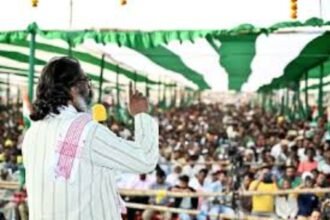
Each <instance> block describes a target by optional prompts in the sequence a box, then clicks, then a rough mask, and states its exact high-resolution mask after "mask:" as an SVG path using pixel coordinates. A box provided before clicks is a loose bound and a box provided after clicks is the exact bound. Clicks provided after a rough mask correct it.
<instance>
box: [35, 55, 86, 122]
mask: <svg viewBox="0 0 330 220" xmlns="http://www.w3.org/2000/svg"><path fill="white" fill-rule="evenodd" d="M82 77H84V74H83V71H82V69H81V67H80V64H79V62H78V61H77V60H75V59H72V58H69V57H58V58H54V59H52V60H51V61H49V63H48V64H47V65H46V66H45V67H44V68H43V70H42V73H41V77H40V79H39V83H38V86H37V94H36V100H35V102H34V103H33V111H32V114H31V115H30V118H31V119H32V120H33V121H39V120H43V119H44V118H45V117H46V116H47V115H49V114H51V113H53V114H59V107H61V106H67V105H68V101H70V100H72V96H71V93H70V89H71V88H72V87H73V86H74V85H75V84H76V83H78V82H79V81H80V79H81V78H82Z"/></svg>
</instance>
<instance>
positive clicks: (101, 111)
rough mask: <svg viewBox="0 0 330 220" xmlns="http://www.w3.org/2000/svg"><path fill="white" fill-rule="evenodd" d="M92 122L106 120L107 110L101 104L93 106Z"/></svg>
mask: <svg viewBox="0 0 330 220" xmlns="http://www.w3.org/2000/svg"><path fill="white" fill-rule="evenodd" d="M92 113H93V120H94V121H97V122H103V121H106V120H107V110H106V109H105V107H104V105H102V104H95V105H94V106H93V108H92Z"/></svg>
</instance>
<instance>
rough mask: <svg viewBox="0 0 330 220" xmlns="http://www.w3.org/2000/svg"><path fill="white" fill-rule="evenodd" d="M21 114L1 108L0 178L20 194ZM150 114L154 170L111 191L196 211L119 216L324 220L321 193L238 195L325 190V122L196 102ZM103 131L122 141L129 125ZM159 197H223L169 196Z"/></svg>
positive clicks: (329, 173)
mask: <svg viewBox="0 0 330 220" xmlns="http://www.w3.org/2000/svg"><path fill="white" fill-rule="evenodd" d="M21 114H22V113H21V107H20V106H10V107H4V106H2V107H1V109H0V134H1V135H0V171H1V176H0V178H1V181H19V182H21V183H22V188H24V186H23V184H24V168H23V166H22V157H21V149H20V143H21V140H22V137H23V136H22V135H23V130H24V123H23V120H22V115H21ZM152 114H153V115H154V116H155V118H156V119H157V120H158V122H159V127H160V146H159V147H160V159H159V163H158V166H157V169H156V170H155V172H152V173H146V174H141V175H134V174H129V173H118V179H117V183H118V187H119V188H125V189H138V190H157V191H159V193H158V194H157V195H156V196H151V197H132V196H130V197H124V199H125V200H126V201H127V202H134V203H142V204H153V205H161V206H168V207H175V208H181V209H192V210H198V211H199V215H197V216H190V215H188V214H185V213H181V214H172V213H167V212H165V213H160V212H155V211H152V210H144V211H140V210H135V209H130V208H129V209H127V212H126V213H125V216H126V218H127V219H129V220H131V219H132V220H133V219H138V218H142V219H145V220H148V219H174V218H176V219H183V220H186V219H187V220H188V219H194V218H197V219H198V220H203V219H217V218H216V217H214V216H215V215H217V214H227V215H233V216H235V215H242V214H245V215H254V216H260V217H269V218H270V219H276V218H277V219H288V220H291V219H299V220H303V219H313V220H317V219H330V196H329V194H328V193H317V192H315V193H314V192H309V193H303V194H295V193H289V194H281V195H276V196H272V195H265V194H260V195H251V196H245V195H244V192H247V191H254V192H268V193H273V192H276V191H278V190H282V189H283V190H287V189H297V190H299V189H304V188H306V189H322V188H327V187H328V186H329V184H330V133H329V132H328V131H327V129H326V127H327V126H326V124H327V121H326V118H325V117H324V118H319V119H318V120H317V121H312V122H310V121H307V120H296V121H290V120H288V118H286V117H285V116H283V115H281V114H280V113H279V112H278V111H267V112H265V111H263V110H262V109H261V108H259V107H251V106H250V105H241V106H238V105H237V106H234V105H232V106H231V105H222V104H202V103H199V104H195V105H192V106H189V107H188V106H187V107H175V108H171V109H168V110H161V109H158V108H154V109H153V113H152ZM107 125H108V126H109V128H110V129H111V130H113V131H114V132H115V133H116V134H117V135H119V136H121V137H122V138H125V139H133V138H134V137H133V132H132V129H131V127H132V126H125V124H124V123H120V122H118V121H115V120H114V119H113V118H111V119H110V120H109V121H108V124H107ZM164 191H172V192H214V193H218V192H223V193H224V194H223V195H221V196H215V197H208V198H205V197H183V198H177V197H176V198H171V197H168V196H166V194H165V193H162V192H164ZM0 193H1V194H2V195H0V212H1V213H2V215H3V216H2V219H14V218H15V217H17V216H22V214H17V213H20V212H19V211H17V210H18V207H19V206H18V205H17V203H12V202H9V201H5V200H1V198H8V195H7V194H8V193H9V191H8V190H2V189H0ZM13 207H14V208H13ZM8 210H9V211H8ZM12 210H16V211H12ZM5 216H6V218H5ZM21 218H22V217H21ZM0 219H1V217H0Z"/></svg>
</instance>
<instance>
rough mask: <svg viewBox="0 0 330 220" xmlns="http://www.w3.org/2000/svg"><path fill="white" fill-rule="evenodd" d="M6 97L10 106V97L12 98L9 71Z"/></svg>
mask: <svg viewBox="0 0 330 220" xmlns="http://www.w3.org/2000/svg"><path fill="white" fill-rule="evenodd" d="M6 97H7V106H8V107H9V99H10V82H9V73H7V90H6Z"/></svg>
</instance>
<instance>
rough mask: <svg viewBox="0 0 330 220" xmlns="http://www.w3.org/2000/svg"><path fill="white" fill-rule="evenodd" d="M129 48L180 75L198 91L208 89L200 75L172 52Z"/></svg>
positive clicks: (160, 49)
mask: <svg viewBox="0 0 330 220" xmlns="http://www.w3.org/2000/svg"><path fill="white" fill-rule="evenodd" d="M131 48H132V49H134V50H136V51H138V52H139V53H141V54H143V55H144V56H146V57H148V58H149V59H150V60H151V61H153V62H154V63H156V64H157V65H159V66H161V67H163V68H165V69H168V70H171V71H174V72H177V73H181V74H182V75H183V76H184V77H185V78H187V79H188V80H190V81H191V82H193V83H194V84H196V85H197V86H198V88H199V89H201V90H203V89H209V88H210V86H209V85H208V84H207V82H206V81H205V79H204V77H203V75H202V74H200V73H197V72H196V71H194V70H192V69H190V68H189V67H188V66H186V65H185V64H184V62H183V61H182V60H181V58H180V57H179V56H178V55H176V54H174V53H173V52H172V51H170V50H168V49H166V48H165V47H162V46H159V47H154V48H142V47H131Z"/></svg>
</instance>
